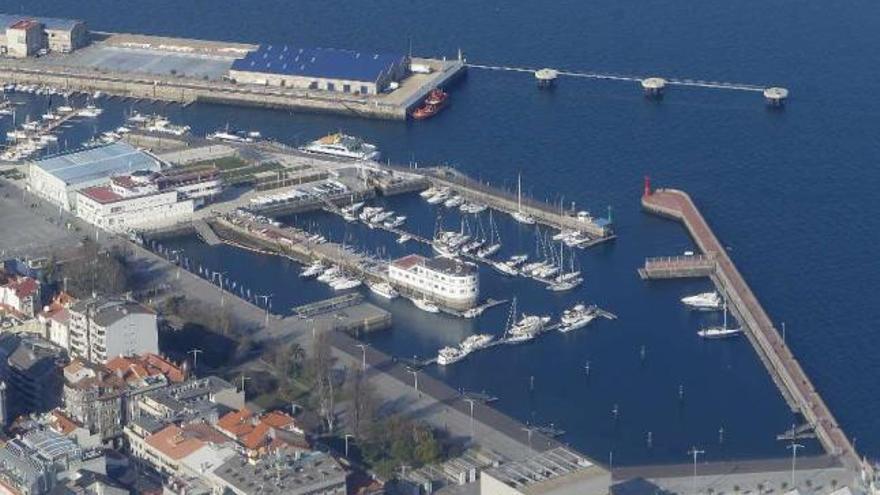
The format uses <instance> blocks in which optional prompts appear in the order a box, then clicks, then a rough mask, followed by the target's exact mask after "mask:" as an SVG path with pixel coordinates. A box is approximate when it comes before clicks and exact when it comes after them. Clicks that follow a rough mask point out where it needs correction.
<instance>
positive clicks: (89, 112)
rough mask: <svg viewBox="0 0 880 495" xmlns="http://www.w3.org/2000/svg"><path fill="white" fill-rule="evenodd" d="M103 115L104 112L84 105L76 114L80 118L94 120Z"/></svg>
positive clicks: (92, 106)
mask: <svg viewBox="0 0 880 495" xmlns="http://www.w3.org/2000/svg"><path fill="white" fill-rule="evenodd" d="M102 113H104V110H102V109H100V108H98V107H96V106H95V105H86V106H85V108H81V109H80V110H79V111H78V112H76V114H77V115H78V116H80V117H86V118H91V119H94V118H96V117H98V116H100V115H101V114H102Z"/></svg>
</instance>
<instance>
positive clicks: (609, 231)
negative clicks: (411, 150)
mask: <svg viewBox="0 0 880 495" xmlns="http://www.w3.org/2000/svg"><path fill="white" fill-rule="evenodd" d="M404 170H405V171H406V172H410V173H413V174H418V175H421V176H423V177H425V179H427V180H428V181H429V182H430V183H431V185H432V186H435V187H448V188H450V189H452V190H454V191H455V192H456V193H458V194H460V195H461V196H464V197H465V198H466V199H468V200H470V201H475V202H478V203H483V204H485V205H487V206H489V208H492V209H494V210H498V211H502V212H505V213H513V212H515V211H517V209H518V208H519V202H518V201H517V197H516V194H513V193H510V192H508V191H505V190H503V189H499V188H497V187H493V186H491V185H488V184H484V183H482V182H479V181H475V180H473V179H471V178H470V177H468V176H467V175H464V174H463V173H461V172H458V171H457V170H454V169H451V168H447V167H434V168H419V169H404ZM522 211H523V212H524V213H528V214H529V215H531V216H532V217H533V218H534V219H535V221H536V222H537V223H539V224H542V225H546V226H548V227H553V228H555V229H560V230H575V231H578V232H581V233H583V234H585V235H588V236H590V237H591V238H592V239H593V240H594V241H595V242H594V244H595V243H599V242H603V241H608V240H611V239H614V238H615V235H614V231H613V228H612V224H611V222H610V221H608V219H605V218H592V217H591V218H589V219H581V218H578V217H577V216H575V215H572V214H570V213H566V212H561V211H560V210H559V208H557V207H555V206H554V205H551V204H549V203H544V202H541V201H536V200H534V199H531V198H527V197H525V196H523V198H522Z"/></svg>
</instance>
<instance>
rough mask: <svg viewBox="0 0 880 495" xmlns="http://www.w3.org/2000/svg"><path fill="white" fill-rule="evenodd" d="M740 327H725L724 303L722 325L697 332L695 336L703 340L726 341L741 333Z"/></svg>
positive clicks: (725, 304)
mask: <svg viewBox="0 0 880 495" xmlns="http://www.w3.org/2000/svg"><path fill="white" fill-rule="evenodd" d="M742 331H743V330H742V327H739V328H728V327H727V301H724V324H723V325H722V326H720V327H706V328H704V329H702V330H700V331H698V332H697V335H699V336H700V337H703V338H704V339H726V338H729V337H734V336H736V335H739V334H741V333H742Z"/></svg>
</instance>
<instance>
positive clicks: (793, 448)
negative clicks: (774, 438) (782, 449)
mask: <svg viewBox="0 0 880 495" xmlns="http://www.w3.org/2000/svg"><path fill="white" fill-rule="evenodd" d="M792 435H794V428H792ZM787 448H789V449H791V489H792V490H794V488H795V484H794V470H795V465H796V464H797V451H798V449H802V448H804V446H803V445H801V444H799V443H795V442H794V438H793V437H792V441H791V445H789V446H788V447H787Z"/></svg>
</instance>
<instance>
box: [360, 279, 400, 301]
mask: <svg viewBox="0 0 880 495" xmlns="http://www.w3.org/2000/svg"><path fill="white" fill-rule="evenodd" d="M367 287H369V288H370V290H371V291H372V292H373V293H375V294H378V295H380V296H382V297H384V298H385V299H396V298H397V297H398V296H399V295H400V293H399V292H397V291H396V290H395V289H394V287H392V286H391V284H389V283H388V282H379V283H368V284H367Z"/></svg>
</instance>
